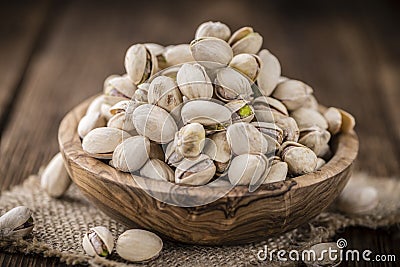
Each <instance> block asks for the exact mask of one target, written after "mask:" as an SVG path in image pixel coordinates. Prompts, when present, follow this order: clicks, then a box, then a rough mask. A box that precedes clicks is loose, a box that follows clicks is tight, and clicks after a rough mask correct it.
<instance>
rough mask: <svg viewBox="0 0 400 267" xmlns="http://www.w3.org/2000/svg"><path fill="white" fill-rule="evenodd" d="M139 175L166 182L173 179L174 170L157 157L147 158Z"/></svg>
mask: <svg viewBox="0 0 400 267" xmlns="http://www.w3.org/2000/svg"><path fill="white" fill-rule="evenodd" d="M140 176H142V177H146V178H150V179H154V180H161V181H167V182H174V180H175V178H174V177H175V174H174V171H173V170H172V169H171V168H170V167H169V166H168V165H167V164H166V163H165V162H163V161H161V160H159V159H149V160H148V161H147V162H146V163H145V164H144V166H143V167H142V168H141V169H140Z"/></svg>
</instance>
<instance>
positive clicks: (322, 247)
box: [303, 242, 342, 267]
mask: <svg viewBox="0 0 400 267" xmlns="http://www.w3.org/2000/svg"><path fill="white" fill-rule="evenodd" d="M340 250H341V249H340V248H338V246H337V244H336V243H335V242H331V243H319V244H315V245H313V246H311V247H310V248H308V249H307V251H313V252H315V259H312V257H304V259H303V262H304V263H305V264H306V265H307V266H308V267H324V266H330V267H336V266H339V264H340V263H341V262H342V259H341V257H339V251H340ZM328 251H332V252H333V251H336V252H337V253H334V254H333V256H334V257H330V256H329V255H330V252H329V253H328Z"/></svg>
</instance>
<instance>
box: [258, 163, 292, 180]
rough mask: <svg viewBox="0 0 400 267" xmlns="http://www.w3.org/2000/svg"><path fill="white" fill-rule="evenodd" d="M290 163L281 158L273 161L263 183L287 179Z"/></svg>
mask: <svg viewBox="0 0 400 267" xmlns="http://www.w3.org/2000/svg"><path fill="white" fill-rule="evenodd" d="M288 170H289V167H288V164H287V163H286V162H283V161H281V160H277V161H274V162H272V165H271V168H270V170H269V172H268V175H267V176H266V177H265V180H264V181H263V184H269V183H275V182H280V181H284V180H286V177H287V174H288Z"/></svg>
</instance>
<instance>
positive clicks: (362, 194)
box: [336, 179, 379, 214]
mask: <svg viewBox="0 0 400 267" xmlns="http://www.w3.org/2000/svg"><path fill="white" fill-rule="evenodd" d="M378 204H379V195H378V191H377V190H376V188H374V187H372V186H368V185H363V184H359V183H357V182H354V181H352V180H351V179H350V181H349V182H348V184H347V185H346V186H345V187H344V189H343V191H342V193H341V194H340V195H339V197H338V198H337V200H336V206H337V208H338V209H339V210H340V211H342V212H345V213H347V214H368V213H371V211H372V210H373V209H374V208H376V207H377V205H378Z"/></svg>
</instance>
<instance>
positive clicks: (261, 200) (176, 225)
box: [58, 99, 358, 245]
mask: <svg viewBox="0 0 400 267" xmlns="http://www.w3.org/2000/svg"><path fill="white" fill-rule="evenodd" d="M90 100H91V99H89V100H87V101H85V102H83V103H82V104H80V105H79V106H77V107H76V108H74V109H73V110H72V111H71V112H69V113H68V114H67V115H66V116H65V118H64V119H63V121H62V122H61V125H60V128H59V133H58V140H59V144H60V151H61V152H62V154H63V156H64V159H65V165H66V167H67V169H68V172H69V174H70V176H71V178H72V180H73V181H74V182H75V184H76V185H77V186H78V187H79V188H80V190H81V191H82V193H83V194H84V195H85V196H86V197H87V198H88V199H89V200H90V201H91V202H92V203H93V204H95V205H96V206H97V207H98V208H99V209H100V210H101V211H103V212H104V213H106V214H107V215H109V216H110V217H111V218H113V219H115V220H117V221H119V222H121V223H123V224H124V225H126V226H128V227H132V228H135V227H141V228H144V229H148V230H150V231H153V232H156V233H158V234H159V235H161V236H163V237H164V238H168V239H173V240H176V241H180V242H184V243H191V244H204V245H220V244H240V243H247V242H253V241H259V240H266V238H268V237H270V236H271V235H274V234H279V233H283V232H285V231H288V230H291V229H294V228H296V227H298V226H300V225H301V224H303V223H305V222H307V221H309V220H310V219H311V218H313V217H314V216H316V215H318V214H319V213H321V212H322V211H323V210H324V209H325V208H326V207H328V206H329V205H330V204H331V203H332V201H333V200H334V199H335V198H336V197H337V196H338V195H339V193H340V192H341V191H342V189H343V187H344V186H345V184H346V183H347V181H348V179H349V177H350V173H351V166H352V163H353V161H354V159H355V158H356V156H357V152H358V138H357V136H356V134H355V133H350V134H349V133H347V134H339V135H337V136H335V137H334V139H333V141H332V144H333V152H334V156H333V157H332V159H331V160H330V161H329V162H328V163H327V164H326V165H325V166H324V167H322V169H321V170H320V171H316V172H314V173H310V174H307V175H303V176H299V177H296V178H293V179H289V180H286V181H283V182H276V183H273V184H267V185H263V186H261V187H260V188H258V190H256V191H255V192H253V193H250V192H249V191H248V187H247V186H237V187H235V188H234V189H232V190H231V191H230V192H229V193H228V194H226V195H224V196H223V197H221V198H219V199H217V200H215V201H213V202H211V203H209V204H205V205H202V206H198V207H180V206H174V205H169V204H166V203H163V202H161V201H158V200H157V199H155V198H153V197H152V196H150V195H149V194H147V193H146V191H145V190H143V187H142V186H139V185H138V183H137V181H141V182H144V183H146V186H148V187H149V188H153V189H155V191H157V192H158V193H159V194H161V195H171V196H174V197H178V198H179V197H193V198H196V197H205V196H212V195H215V194H218V190H220V189H219V188H217V187H214V188H211V187H209V188H206V189H204V188H197V187H191V188H189V189H188V187H181V186H178V185H173V184H171V183H167V182H163V181H155V180H151V179H145V178H141V177H135V179H134V178H133V177H132V176H131V174H127V173H122V172H119V171H117V170H115V169H114V168H112V167H110V166H109V165H107V164H106V163H103V162H102V161H100V160H97V159H94V158H92V157H90V156H88V155H86V154H85V152H84V151H83V150H82V147H81V140H80V138H79V136H78V134H77V126H78V122H79V120H80V119H81V118H82V116H83V115H84V114H85V111H86V109H87V107H88V105H89V103H90ZM138 179H139V180H138Z"/></svg>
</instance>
